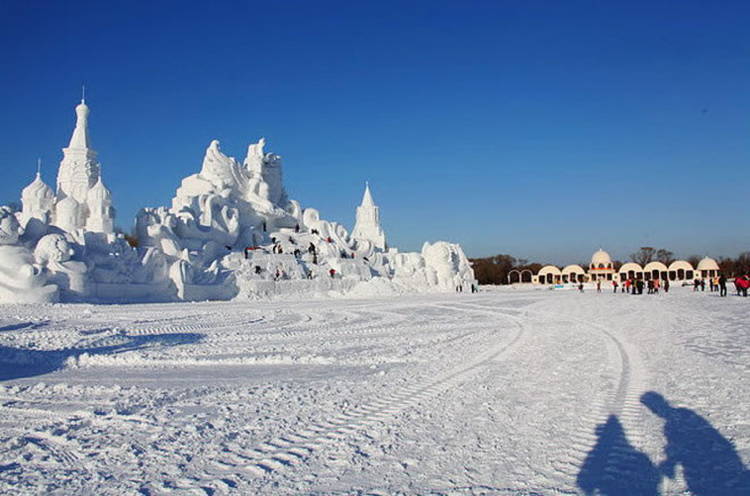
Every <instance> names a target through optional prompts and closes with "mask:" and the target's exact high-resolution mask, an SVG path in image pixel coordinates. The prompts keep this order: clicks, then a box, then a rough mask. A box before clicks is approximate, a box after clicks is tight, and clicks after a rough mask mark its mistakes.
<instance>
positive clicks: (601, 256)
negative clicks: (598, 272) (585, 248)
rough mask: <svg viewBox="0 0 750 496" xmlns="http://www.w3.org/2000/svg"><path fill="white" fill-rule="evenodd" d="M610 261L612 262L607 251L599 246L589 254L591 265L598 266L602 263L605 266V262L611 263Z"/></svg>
mask: <svg viewBox="0 0 750 496" xmlns="http://www.w3.org/2000/svg"><path fill="white" fill-rule="evenodd" d="M611 263H612V258H611V257H610V256H609V253H607V252H606V251H604V250H602V249H601V248H600V249H599V250H597V251H596V253H594V254H593V255H592V256H591V265H592V266H598V265H599V264H604V266H605V267H606V266H607V264H611Z"/></svg>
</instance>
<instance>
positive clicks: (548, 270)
mask: <svg viewBox="0 0 750 496" xmlns="http://www.w3.org/2000/svg"><path fill="white" fill-rule="evenodd" d="M543 274H553V275H560V274H562V272H560V269H559V268H557V267H555V266H554V265H545V266H544V267H542V268H541V269H540V270H539V273H538V274H537V275H543Z"/></svg>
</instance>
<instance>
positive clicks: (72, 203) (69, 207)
mask: <svg viewBox="0 0 750 496" xmlns="http://www.w3.org/2000/svg"><path fill="white" fill-rule="evenodd" d="M56 208H57V211H58V212H73V211H75V210H77V209H78V202H77V201H76V199H75V198H73V197H72V196H66V197H65V198H63V199H62V200H60V201H59V202H57V205H56Z"/></svg>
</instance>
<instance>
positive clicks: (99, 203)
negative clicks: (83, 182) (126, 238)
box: [86, 177, 115, 234]
mask: <svg viewBox="0 0 750 496" xmlns="http://www.w3.org/2000/svg"><path fill="white" fill-rule="evenodd" d="M86 206H87V207H88V209H87V210H88V218H87V219H86V230H87V231H90V232H96V233H105V234H112V233H113V232H114V217H115V210H114V208H112V193H111V192H110V191H109V190H108V189H107V188H106V187H105V186H104V183H102V178H101V177H99V180H98V181H97V182H96V184H95V185H94V187H92V188H91V189H90V190H89V191H88V193H86Z"/></svg>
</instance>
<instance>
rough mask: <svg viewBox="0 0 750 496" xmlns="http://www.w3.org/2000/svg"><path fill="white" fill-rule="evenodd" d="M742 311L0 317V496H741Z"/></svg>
mask: <svg viewBox="0 0 750 496" xmlns="http://www.w3.org/2000/svg"><path fill="white" fill-rule="evenodd" d="M361 293H362V294H364V295H366V294H368V293H367V291H365V290H362V292H361ZM749 309H750V301H749V300H748V299H745V298H741V297H737V296H730V297H727V298H719V297H718V296H716V293H709V292H706V293H693V292H692V291H689V290H687V289H685V288H675V289H674V290H673V291H672V292H670V293H669V294H666V295H665V294H661V295H658V296H649V295H643V296H630V295H627V294H619V293H618V294H611V293H608V292H607V293H601V294H597V293H596V292H591V291H587V292H585V293H583V294H580V293H577V292H572V291H548V290H531V289H521V290H512V289H511V290H504V291H489V290H488V291H484V292H482V293H480V294H477V295H471V294H467V293H462V294H422V295H412V296H409V295H401V296H398V297H372V296H370V297H368V298H363V299H327V300H318V301H311V302H290V301H283V302H280V301H276V302H262V301H252V302H247V301H244V302H240V301H234V302H221V303H216V302H214V303H169V304H143V305H136V304H132V305H124V306H93V305H83V304H81V305H71V304H65V305H45V306H39V305H36V306H31V305H30V306H15V305H4V306H0V360H1V361H0V364H1V365H0V493H4V494H19V493H21V494H153V495H156V494H272V495H283V494H377V495H386V494H451V495H468V494H498V495H511V494H512V495H532V494H534V495H545V496H547V495H555V494H592V495H593V494H600V495H656V494H695V495H723V496H734V495H740V494H750V492H749V491H748V485H747V484H748V471H747V466H748V463H750V415H749V414H748V412H749V411H750V395H749V394H748V393H749V391H748V389H749V388H750V386H749V385H748V380H747V379H748V377H749V373H750V354H749V353H748V350H749V349H750V332H748V316H749V315H750V312H749V311H748V310H749Z"/></svg>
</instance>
